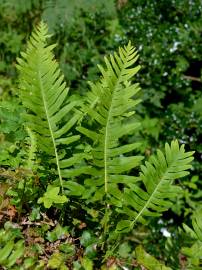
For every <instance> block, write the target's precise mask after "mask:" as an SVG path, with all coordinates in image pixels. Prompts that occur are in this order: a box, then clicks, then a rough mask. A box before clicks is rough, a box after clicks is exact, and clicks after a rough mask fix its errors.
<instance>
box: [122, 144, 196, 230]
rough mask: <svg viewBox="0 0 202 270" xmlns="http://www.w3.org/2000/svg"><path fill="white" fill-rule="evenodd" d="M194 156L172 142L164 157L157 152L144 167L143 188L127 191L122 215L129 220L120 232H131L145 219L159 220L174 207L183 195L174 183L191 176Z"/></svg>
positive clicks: (124, 196) (128, 189)
mask: <svg viewBox="0 0 202 270" xmlns="http://www.w3.org/2000/svg"><path fill="white" fill-rule="evenodd" d="M193 153H194V152H185V150H184V145H182V146H181V147H179V144H178V142H177V141H172V143H171V145H170V146H169V145H168V144H167V143H166V145H165V154H163V153H162V152H161V151H160V150H158V151H157V155H152V156H151V157H150V159H149V161H148V162H145V165H142V166H141V173H140V181H141V182H142V183H143V185H144V187H143V188H141V187H139V186H137V185H134V184H131V185H130V188H126V189H125V191H124V195H123V201H124V204H125V206H124V207H123V209H122V210H120V212H122V213H124V214H126V215H128V216H129V220H125V221H121V222H120V223H119V224H118V226H117V230H118V231H124V230H125V229H126V230H128V228H130V229H131V228H132V227H133V226H134V224H135V223H136V222H145V219H144V217H147V216H159V215H161V212H163V211H166V210H167V209H168V208H169V207H170V206H171V205H172V203H173V201H172V200H173V198H175V197H176V195H177V193H178V192H179V191H180V187H178V186H177V185H174V184H173V182H174V180H175V179H178V178H180V177H183V176H186V175H188V174H189V172H188V171H187V170H188V169H190V168H191V165H190V162H191V161H192V160H193V157H192V155H193Z"/></svg>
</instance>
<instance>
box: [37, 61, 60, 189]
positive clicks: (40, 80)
mask: <svg viewBox="0 0 202 270" xmlns="http://www.w3.org/2000/svg"><path fill="white" fill-rule="evenodd" d="M39 67H40V65H39ZM37 75H38V81H39V85H40V91H41V95H42V100H43V104H44V109H45V115H46V119H47V122H48V127H49V131H50V135H51V140H52V143H53V148H54V153H55V159H56V165H57V171H58V176H59V181H60V186H61V189H62V193H63V191H64V189H63V180H62V175H61V171H60V165H59V157H58V152H57V147H56V143H55V138H54V134H53V130H52V126H51V123H50V118H49V115H48V106H47V102H46V98H45V95H44V93H45V91H44V87H43V82H42V75H41V72H40V71H38V72H37Z"/></svg>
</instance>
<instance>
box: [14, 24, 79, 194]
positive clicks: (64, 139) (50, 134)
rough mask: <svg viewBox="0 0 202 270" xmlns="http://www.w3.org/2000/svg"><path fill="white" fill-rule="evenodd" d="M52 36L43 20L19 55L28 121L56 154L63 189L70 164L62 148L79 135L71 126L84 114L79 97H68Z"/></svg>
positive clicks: (42, 142) (41, 146) (43, 144)
mask: <svg viewBox="0 0 202 270" xmlns="http://www.w3.org/2000/svg"><path fill="white" fill-rule="evenodd" d="M48 37H49V35H48V28H47V26H46V24H44V23H43V22H41V23H40V24H39V26H38V27H37V28H36V29H35V31H34V32H33V33H32V36H31V38H30V40H29V42H28V46H27V51H26V53H21V55H22V57H21V58H19V59H18V66H17V68H18V70H19V71H20V79H19V81H20V84H19V88H20V91H19V96H20V99H21V100H22V103H23V105H24V107H25V108H26V109H27V112H26V114H24V119H25V120H26V124H27V126H28V127H29V128H30V129H31V130H33V131H34V132H35V134H36V139H37V144H38V148H39V150H41V151H44V152H46V153H47V154H48V155H50V156H52V157H53V158H54V163H55V164H56V166H57V171H58V176H59V180H60V185H61V187H62V189H63V180H62V168H64V167H65V166H64V163H65V161H66V168H67V167H68V168H69V165H68V164H67V163H68V162H67V160H64V158H65V157H64V155H61V154H60V153H59V150H58V148H59V146H60V145H61V144H63V145H69V144H70V143H72V142H74V141H76V140H78V139H79V136H78V135H72V134H71V128H72V127H73V126H74V125H75V123H76V122H77V120H78V119H79V118H80V114H79V113H75V112H74V108H75V106H76V104H78V101H70V99H67V96H68V89H67V88H66V84H65V82H64V79H63V75H61V74H60V69H59V66H58V63H57V62H56V61H55V59H54V55H53V53H52V50H53V49H54V48H55V46H56V45H55V44H53V45H47V38H48ZM64 117H65V124H63V122H64V121H63V120H64ZM67 119H68V121H67ZM73 159H75V163H76V162H77V161H78V157H74V156H73V157H72V162H71V164H73V163H74V162H73ZM61 163H62V164H63V165H61ZM70 166H71V165H70Z"/></svg>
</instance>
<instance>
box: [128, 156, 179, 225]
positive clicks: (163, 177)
mask: <svg viewBox="0 0 202 270" xmlns="http://www.w3.org/2000/svg"><path fill="white" fill-rule="evenodd" d="M178 155H179V153H178ZM178 155H177V158H175V159H174V160H173V161H172V163H171V164H170V166H169V167H167V169H166V171H165V173H164V175H163V176H162V177H161V179H160V181H159V183H158V185H157V186H156V188H155V189H154V191H153V192H152V194H151V196H150V198H149V200H147V202H146V203H145V205H144V207H143V208H142V210H141V211H140V212H139V214H138V215H137V216H136V218H135V220H134V221H133V222H132V227H133V226H134V224H135V223H136V222H137V220H138V219H139V217H140V216H141V215H142V213H143V212H144V210H145V209H147V206H148V205H149V204H150V202H151V200H152V198H153V197H154V195H155V193H156V191H157V190H158V187H159V186H160V185H161V183H162V181H163V180H164V179H165V176H166V174H167V173H168V172H169V170H170V168H172V166H173V164H174V163H175V162H176V160H177V159H178ZM166 163H167V161H166Z"/></svg>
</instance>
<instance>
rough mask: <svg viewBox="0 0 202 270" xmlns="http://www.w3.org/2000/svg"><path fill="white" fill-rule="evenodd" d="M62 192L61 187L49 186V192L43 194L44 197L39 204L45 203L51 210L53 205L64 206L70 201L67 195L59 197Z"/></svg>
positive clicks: (39, 200)
mask: <svg viewBox="0 0 202 270" xmlns="http://www.w3.org/2000/svg"><path fill="white" fill-rule="evenodd" d="M59 191H60V188H59V187H54V186H51V185H48V187H47V191H46V192H45V193H44V194H43V197H40V198H39V199H38V203H43V204H44V206H45V207H46V208H50V207H51V206H52V205H53V203H56V204H58V203H59V204H63V203H65V202H67V201H68V199H67V197H66V196H65V195H62V196H61V195H58V193H59Z"/></svg>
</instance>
